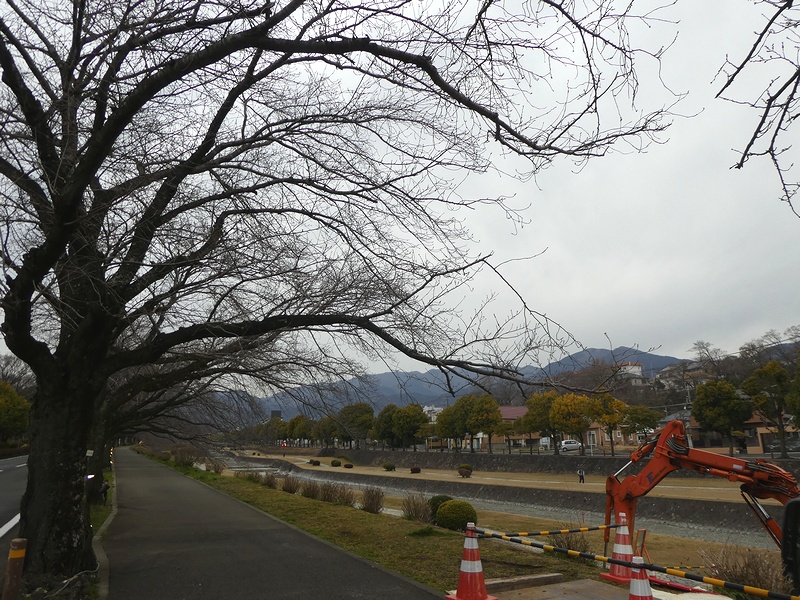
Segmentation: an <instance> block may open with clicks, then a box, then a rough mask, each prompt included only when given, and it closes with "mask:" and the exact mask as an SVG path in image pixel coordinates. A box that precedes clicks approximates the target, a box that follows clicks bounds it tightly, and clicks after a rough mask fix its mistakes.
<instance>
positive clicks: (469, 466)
mask: <svg viewBox="0 0 800 600" xmlns="http://www.w3.org/2000/svg"><path fill="white" fill-rule="evenodd" d="M458 469H459V471H460V470H461V469H466V470H467V471H474V470H475V469H473V468H472V465H468V464H467V463H463V464H460V465H458Z"/></svg>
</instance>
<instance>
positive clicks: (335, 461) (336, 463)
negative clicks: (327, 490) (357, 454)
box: [331, 458, 342, 467]
mask: <svg viewBox="0 0 800 600" xmlns="http://www.w3.org/2000/svg"><path fill="white" fill-rule="evenodd" d="M331 466H332V467H341V466H342V461H340V460H339V459H338V458H334V459H333V460H332V461H331Z"/></svg>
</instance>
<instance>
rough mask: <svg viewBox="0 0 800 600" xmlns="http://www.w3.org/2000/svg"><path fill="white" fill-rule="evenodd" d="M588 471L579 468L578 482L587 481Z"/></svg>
mask: <svg viewBox="0 0 800 600" xmlns="http://www.w3.org/2000/svg"><path fill="white" fill-rule="evenodd" d="M585 476H586V473H585V472H584V471H583V469H578V483H586V479H585Z"/></svg>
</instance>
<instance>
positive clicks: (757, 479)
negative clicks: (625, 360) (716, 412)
mask: <svg viewBox="0 0 800 600" xmlns="http://www.w3.org/2000/svg"><path fill="white" fill-rule="evenodd" d="M645 459H649V460H648V462H647V463H646V464H645V465H644V466H643V467H642V469H641V470H640V471H639V473H637V474H635V475H628V476H627V477H625V478H624V479H620V478H619V476H620V474H621V473H622V472H623V471H624V470H625V469H627V468H628V467H629V466H631V465H632V464H635V463H639V462H641V461H643V460H645ZM678 469H690V470H693V471H697V472H699V473H703V474H705V475H713V476H715V477H721V478H723V479H727V480H728V481H731V482H735V483H739V484H740V490H741V493H742V497H743V498H744V499H745V502H747V505H748V506H749V507H750V508H751V509H752V511H753V513H754V514H755V515H756V517H757V518H758V519H759V520H760V521H761V522H762V524H763V525H764V527H765V528H766V530H767V532H768V533H769V534H770V536H771V537H772V539H773V540H775V542H776V544H777V545H778V546H779V547H780V546H781V541H782V531H781V528H780V526H779V525H778V523H776V522H775V520H774V519H773V518H772V517H770V515H769V514H768V513H767V511H766V510H764V508H763V507H762V506H761V504H760V503H759V502H758V500H759V499H760V500H763V499H768V498H772V499H774V500H777V501H779V502H780V503H781V504H784V505H785V504H786V503H788V502H789V501H790V500H792V499H793V498H798V497H800V490H799V489H798V487H797V480H796V479H795V477H794V476H793V475H792V474H791V473H788V472H787V471H784V470H783V469H781V468H780V467H779V466H777V465H774V464H771V463H768V462H766V461H764V460H761V459H758V458H754V459H742V458H738V457H733V456H725V455H722V454H716V453H714V452H709V451H707V450H699V449H696V448H692V447H691V446H690V445H689V442H688V440H687V439H686V431H685V429H684V425H683V422H682V421H670V422H669V423H668V424H667V425H666V427H664V429H662V430H661V431H658V432H656V433H654V434H652V435H650V436H648V437H647V438H646V439H645V440H644V441H643V442H642V444H641V445H640V446H639V447H638V448H637V449H636V450H634V451H633V452H632V453H631V456H630V462H629V463H628V464H627V465H625V467H623V468H622V469H620V470H619V471H618V472H617V473H615V474H614V475H611V476H609V478H608V479H607V480H606V523H607V524H610V523H611V522H612V516H613V520H614V522H619V517H618V515H619V514H620V513H624V514H625V515H626V518H627V521H628V525H629V527H630V528H631V530H633V527H634V520H635V518H636V503H637V501H638V499H639V498H641V497H642V496H645V495H646V494H647V493H648V492H650V490H652V489H653V488H654V487H656V486H657V485H658V484H659V483H660V482H661V481H662V480H663V479H664V477H666V476H667V475H669V474H670V473H672V472H673V471H677V470H678ZM608 534H609V532H608V530H606V542H608Z"/></svg>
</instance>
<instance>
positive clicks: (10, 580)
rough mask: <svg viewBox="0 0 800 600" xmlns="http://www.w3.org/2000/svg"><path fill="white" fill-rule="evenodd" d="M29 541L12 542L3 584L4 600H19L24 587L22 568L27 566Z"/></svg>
mask: <svg viewBox="0 0 800 600" xmlns="http://www.w3.org/2000/svg"><path fill="white" fill-rule="evenodd" d="M27 545H28V540H26V539H25V538H14V539H13V540H11V549H10V550H9V551H8V562H7V563H6V577H5V581H4V582H3V593H2V596H0V597H2V600H19V597H20V588H21V586H22V566H23V565H24V564H25V549H26V548H27Z"/></svg>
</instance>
